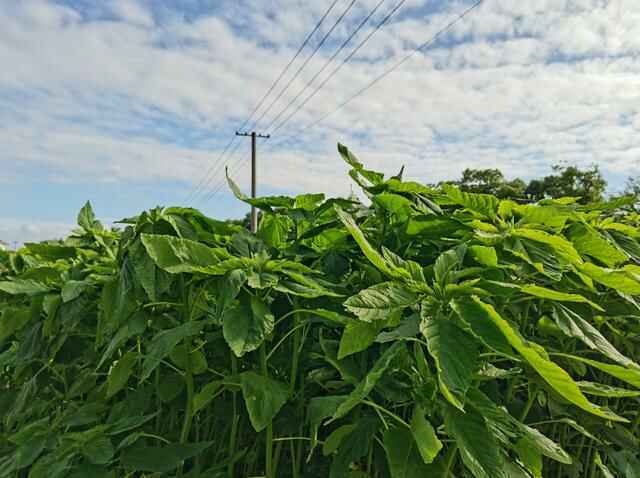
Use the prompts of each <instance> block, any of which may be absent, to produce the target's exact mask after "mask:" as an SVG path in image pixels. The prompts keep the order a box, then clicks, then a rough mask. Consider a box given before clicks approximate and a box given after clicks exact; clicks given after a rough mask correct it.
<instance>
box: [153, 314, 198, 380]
mask: <svg viewBox="0 0 640 478" xmlns="http://www.w3.org/2000/svg"><path fill="white" fill-rule="evenodd" d="M203 327H204V323H203V322H187V323H186V324H182V325H180V326H178V327H175V328H173V329H168V330H163V331H162V332H159V333H158V334H156V335H155V336H154V337H153V339H152V340H151V343H150V345H149V348H148V349H147V355H146V356H145V358H144V361H143V362H142V375H141V376H140V382H143V381H144V380H146V379H147V378H148V377H149V375H151V372H153V371H154V370H155V369H156V367H157V366H158V365H160V362H161V361H162V360H163V359H164V358H165V357H166V356H167V355H169V354H170V353H171V351H172V350H173V349H174V347H175V346H176V345H178V343H179V342H180V341H181V340H183V339H185V338H187V337H191V336H193V335H196V334H198V333H200V331H201V330H202V328H203Z"/></svg>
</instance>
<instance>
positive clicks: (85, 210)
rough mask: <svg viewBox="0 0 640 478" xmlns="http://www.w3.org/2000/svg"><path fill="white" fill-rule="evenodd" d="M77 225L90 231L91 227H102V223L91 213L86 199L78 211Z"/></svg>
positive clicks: (89, 204) (91, 210) (91, 209)
mask: <svg viewBox="0 0 640 478" xmlns="http://www.w3.org/2000/svg"><path fill="white" fill-rule="evenodd" d="M78 226H80V227H81V228H82V229H84V230H85V231H91V230H93V229H98V230H100V229H102V225H101V224H100V223H99V222H98V221H96V215H95V214H94V213H93V208H92V207H91V203H90V202H89V201H87V202H86V203H85V204H84V206H82V209H80V212H79V213H78Z"/></svg>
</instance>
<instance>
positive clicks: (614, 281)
mask: <svg viewBox="0 0 640 478" xmlns="http://www.w3.org/2000/svg"><path fill="white" fill-rule="evenodd" d="M580 272H582V273H583V274H586V275H587V276H588V277H591V278H592V279H593V280H594V281H596V282H598V283H600V284H602V285H605V286H607V287H609V288H611V289H614V290H617V291H620V292H623V293H625V294H633V295H640V281H639V280H638V279H636V278H635V277H634V276H633V275H631V274H629V273H628V272H627V271H625V270H624V269H606V268H603V267H599V266H597V265H595V264H591V263H590V262H586V263H584V264H582V266H581V267H580Z"/></svg>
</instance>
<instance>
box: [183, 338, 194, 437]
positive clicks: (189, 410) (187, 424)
mask: <svg viewBox="0 0 640 478" xmlns="http://www.w3.org/2000/svg"><path fill="white" fill-rule="evenodd" d="M184 348H185V354H186V363H185V365H186V371H185V375H184V379H185V382H187V403H186V410H185V414H184V422H183V424H182V432H181V433H180V443H186V442H187V440H188V438H189V432H190V431H191V423H192V422H193V396H194V389H193V388H194V387H193V371H192V367H191V359H190V358H189V351H190V349H191V347H190V346H189V342H188V341H185V343H184Z"/></svg>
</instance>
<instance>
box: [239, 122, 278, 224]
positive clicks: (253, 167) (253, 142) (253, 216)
mask: <svg viewBox="0 0 640 478" xmlns="http://www.w3.org/2000/svg"><path fill="white" fill-rule="evenodd" d="M236 136H247V137H251V198H252V199H255V198H256V193H257V188H256V183H257V179H256V176H257V172H256V138H265V139H269V138H270V137H271V135H268V134H258V133H256V132H255V131H252V132H251V133H240V132H238V131H236ZM251 232H253V233H254V234H255V233H256V232H258V211H257V210H256V208H255V206H251Z"/></svg>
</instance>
